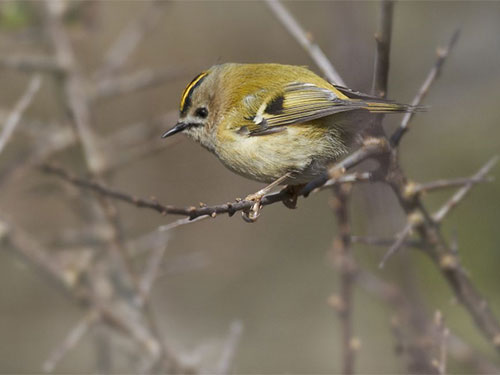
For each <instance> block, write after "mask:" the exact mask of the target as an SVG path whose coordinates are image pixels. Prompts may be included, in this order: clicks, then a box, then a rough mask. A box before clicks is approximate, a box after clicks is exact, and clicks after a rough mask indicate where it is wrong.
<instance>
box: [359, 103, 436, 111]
mask: <svg viewBox="0 0 500 375" xmlns="http://www.w3.org/2000/svg"><path fill="white" fill-rule="evenodd" d="M365 103H366V106H365V107H364V109H367V110H368V111H370V112H371V113H391V112H411V113H414V112H424V111H425V110H426V109H427V107H425V106H420V105H419V106H414V105H411V104H401V103H394V102H390V101H380V102H378V101H377V102H365Z"/></svg>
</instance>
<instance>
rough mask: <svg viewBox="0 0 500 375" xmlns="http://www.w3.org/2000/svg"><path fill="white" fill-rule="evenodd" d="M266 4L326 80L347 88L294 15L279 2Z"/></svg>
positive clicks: (274, 1) (267, 2) (273, 1)
mask: <svg viewBox="0 0 500 375" xmlns="http://www.w3.org/2000/svg"><path fill="white" fill-rule="evenodd" d="M266 4H267V5H268V6H269V8H270V9H271V11H272V12H273V13H274V15H275V16H276V18H278V19H279V20H280V21H281V23H282V24H283V26H285V28H286V29H287V30H288V32H289V33H290V34H291V35H292V36H293V37H294V38H295V39H296V40H297V42H299V44H300V45H301V46H302V48H304V49H305V50H306V52H307V53H308V54H309V56H311V58H312V59H313V60H314V62H315V63H316V65H318V67H319V68H320V69H321V71H322V72H323V74H324V75H325V76H326V78H327V79H328V80H329V81H330V82H331V83H333V84H336V85H339V86H345V83H344V81H343V80H342V78H341V77H340V75H339V74H338V73H337V71H336V70H335V68H334V67H333V65H332V63H331V62H330V60H329V59H328V57H326V55H325V54H324V53H323V51H322V50H321V48H320V47H319V46H318V45H317V44H316V43H314V42H313V40H312V37H311V36H310V33H307V32H306V31H305V30H304V29H303V28H302V26H300V24H299V23H298V22H297V21H296V20H295V18H294V17H293V15H292V14H291V13H290V12H289V11H288V9H286V7H285V6H284V5H283V4H282V3H281V2H280V1H279V0H266Z"/></svg>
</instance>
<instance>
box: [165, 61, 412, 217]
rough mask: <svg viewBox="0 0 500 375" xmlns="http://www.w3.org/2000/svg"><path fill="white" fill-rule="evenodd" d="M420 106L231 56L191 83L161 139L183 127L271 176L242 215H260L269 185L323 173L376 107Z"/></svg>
mask: <svg viewBox="0 0 500 375" xmlns="http://www.w3.org/2000/svg"><path fill="white" fill-rule="evenodd" d="M414 110H415V108H414V107H412V106H410V105H406V104H399V103H394V102H392V101H389V100H385V99H380V98H378V97H374V96H370V95H367V94H363V93H360V92H356V91H353V90H350V89H348V88H345V87H341V86H337V85H333V84H331V83H329V82H327V81H326V80H324V79H323V78H321V77H319V76H318V75H316V74H315V73H313V72H312V71H310V70H309V69H307V68H306V67H301V66H293V65H281V64H235V63H226V64H221V65H215V66H213V67H211V68H209V69H208V70H206V71H204V72H202V73H200V74H198V75H197V76H196V77H195V78H194V79H193V80H192V81H191V82H190V83H189V84H188V85H187V87H186V88H185V90H184V92H183V93H182V96H181V102H180V116H179V122H177V124H176V125H175V126H173V127H172V128H171V129H170V130H168V131H166V132H165V133H164V134H163V138H166V137H169V136H171V135H174V134H176V133H180V132H183V133H185V134H186V135H187V136H189V137H190V138H192V139H194V140H195V141H197V142H199V143H200V144H201V145H202V146H203V147H205V148H206V149H207V150H209V151H210V152H212V153H214V154H215V155H216V156H217V157H218V158H219V159H220V161H221V162H222V163H223V164H224V165H225V166H226V167H227V168H229V169H230V170H231V171H233V172H236V173H237V174H240V175H242V176H245V177H247V178H250V179H252V180H256V181H260V182H265V183H271V185H270V186H269V187H268V188H264V189H262V190H260V191H259V192H258V193H256V194H253V195H250V196H249V197H247V199H252V200H254V201H255V202H256V203H255V205H254V207H253V209H252V212H250V214H249V213H248V212H247V213H246V214H244V218H245V219H248V220H249V221H255V219H256V218H257V217H258V210H259V209H260V199H261V198H262V196H263V195H264V194H265V193H267V192H268V191H269V190H270V188H272V187H274V186H276V185H278V184H288V185H289V186H292V188H293V187H297V186H302V185H303V184H305V183H307V182H309V181H311V180H312V179H314V178H315V177H317V176H319V175H321V174H324V173H325V171H326V170H327V168H328V166H329V165H330V164H332V163H333V162H335V161H337V160H339V159H340V158H342V157H343V156H345V155H347V154H348V153H349V152H350V151H351V150H352V149H353V148H355V147H356V146H359V144H360V142H361V139H362V133H363V129H364V128H365V127H367V126H369V124H370V120H371V118H372V117H373V115H374V114H380V113H392V112H413V111H414ZM295 190H297V189H295ZM245 215H246V216H245Z"/></svg>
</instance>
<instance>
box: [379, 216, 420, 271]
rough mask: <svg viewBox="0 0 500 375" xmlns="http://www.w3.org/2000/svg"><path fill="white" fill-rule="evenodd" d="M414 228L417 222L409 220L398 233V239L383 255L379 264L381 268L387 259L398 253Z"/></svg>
mask: <svg viewBox="0 0 500 375" xmlns="http://www.w3.org/2000/svg"><path fill="white" fill-rule="evenodd" d="M414 228H415V223H414V222H412V221H410V220H409V221H408V223H406V226H405V227H404V229H403V230H402V231H401V232H400V233H398V234H397V235H396V241H394V243H393V244H392V245H391V247H390V248H389V250H387V252H386V253H385V254H384V256H383V257H382V259H381V261H380V263H379V265H378V267H379V268H383V267H384V266H385V263H386V262H387V260H388V259H389V258H390V257H391V256H393V255H394V254H396V252H397V251H398V250H399V249H401V248H402V247H403V246H404V244H405V243H406V241H407V239H408V237H409V236H410V235H411V233H412V232H413V229H414Z"/></svg>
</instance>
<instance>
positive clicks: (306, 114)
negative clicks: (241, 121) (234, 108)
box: [246, 82, 368, 135]
mask: <svg viewBox="0 0 500 375" xmlns="http://www.w3.org/2000/svg"><path fill="white" fill-rule="evenodd" d="M344 98H345V97H344ZM367 106H368V103H367V102H365V101H364V100H360V99H357V98H355V99H341V98H339V96H337V95H336V93H335V91H333V90H329V89H326V88H322V87H318V86H316V85H314V84H310V83H300V82H293V83H290V84H288V85H286V86H285V88H284V89H283V90H280V91H277V92H274V93H271V94H270V95H269V96H268V97H267V98H266V99H264V101H263V103H262V105H261V106H260V107H259V108H258V109H257V111H256V112H255V114H254V115H252V116H250V117H248V118H247V120H250V121H248V122H247V123H246V124H248V125H247V128H248V131H249V135H265V134H270V133H274V132H276V131H279V130H280V129H279V128H282V127H284V126H287V125H293V124H301V123H305V122H308V121H311V120H315V119H318V118H322V117H325V116H329V115H332V114H334V113H339V112H345V111H351V110H354V109H362V108H367Z"/></svg>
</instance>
